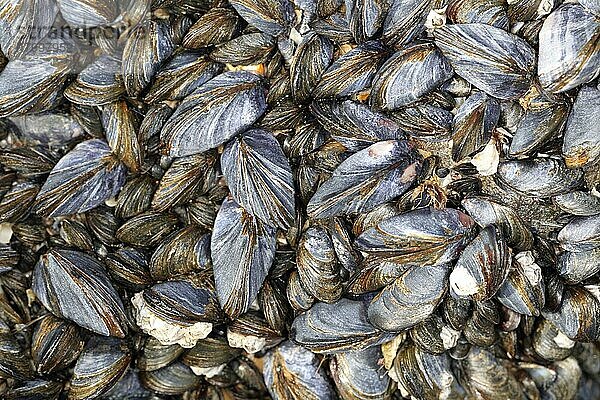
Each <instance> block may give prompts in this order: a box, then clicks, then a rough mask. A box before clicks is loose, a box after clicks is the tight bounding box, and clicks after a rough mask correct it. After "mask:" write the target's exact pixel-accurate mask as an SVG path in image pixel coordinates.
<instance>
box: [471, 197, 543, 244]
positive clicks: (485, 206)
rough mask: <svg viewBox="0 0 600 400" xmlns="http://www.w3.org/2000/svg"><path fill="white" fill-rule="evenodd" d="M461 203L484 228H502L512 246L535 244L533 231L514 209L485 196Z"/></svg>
mask: <svg viewBox="0 0 600 400" xmlns="http://www.w3.org/2000/svg"><path fill="white" fill-rule="evenodd" d="M461 204H462V206H463V207H464V208H465V210H466V211H467V213H468V214H469V215H470V216H471V217H472V218H473V219H474V220H475V222H477V224H478V225H479V226H481V227H482V228H483V227H486V226H488V225H495V226H497V227H499V228H501V230H502V233H503V235H504V237H505V238H506V239H507V241H508V244H509V245H510V246H512V247H514V248H516V249H520V250H528V249H530V248H531V246H533V235H532V234H531V231H530V230H529V228H528V227H527V226H526V225H525V223H524V222H523V221H522V220H521V218H520V217H519V215H518V214H517V213H516V212H515V210H514V209H512V208H510V207H508V206H506V205H504V204H501V203H499V202H497V201H494V200H492V199H487V198H483V197H469V198H467V199H464V200H463V201H462V202H461Z"/></svg>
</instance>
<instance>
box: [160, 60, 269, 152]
mask: <svg viewBox="0 0 600 400" xmlns="http://www.w3.org/2000/svg"><path fill="white" fill-rule="evenodd" d="M260 82H261V81H260V78H259V77H258V76H257V75H254V74H251V73H249V72H245V71H241V72H225V73H223V74H221V75H218V76H217V77H215V78H213V79H211V80H210V81H208V82H207V83H205V84H204V85H202V86H200V87H199V88H198V89H196V91H194V92H193V93H192V94H191V95H189V96H188V97H186V98H185V99H184V100H183V101H182V102H181V104H180V105H179V107H178V108H177V110H175V113H174V114H173V115H172V116H171V118H169V120H168V121H167V122H166V123H165V125H164V126H163V128H162V132H161V138H162V140H163V141H164V142H165V143H166V144H167V147H168V149H169V153H170V155H172V156H174V157H183V156H186V155H190V154H195V153H201V152H204V151H206V150H209V149H211V148H214V147H217V146H218V145H220V144H222V143H224V142H226V141H228V140H229V139H231V138H232V137H233V136H235V135H237V134H238V133H240V132H242V131H244V130H245V129H246V128H248V127H249V126H250V125H252V124H253V123H254V122H255V121H256V120H257V119H258V118H259V117H260V116H261V115H262V113H263V112H264V111H265V109H266V102H265V94H264V91H263V90H262V85H261V83H260ZM232 110H235V113H232V112H231V111H232Z"/></svg>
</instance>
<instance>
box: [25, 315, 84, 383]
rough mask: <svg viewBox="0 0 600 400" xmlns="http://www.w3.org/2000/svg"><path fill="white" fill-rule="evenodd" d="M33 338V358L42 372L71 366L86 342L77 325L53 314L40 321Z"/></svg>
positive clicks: (37, 368)
mask: <svg viewBox="0 0 600 400" xmlns="http://www.w3.org/2000/svg"><path fill="white" fill-rule="evenodd" d="M31 340H32V343H31V358H32V359H33V364H34V365H35V369H36V371H37V372H38V373H40V374H47V373H51V372H53V371H60V370H61V369H64V368H66V367H67V366H69V364H71V363H72V362H73V361H75V359H76V358H77V357H78V356H79V353H80V352H81V350H82V349H83V344H84V342H83V340H82V337H81V335H80V333H79V329H78V328H77V326H76V325H74V324H71V323H69V322H67V321H63V320H61V319H58V318H56V317H54V316H52V315H47V316H45V317H44V318H43V319H42V320H41V321H40V322H39V324H38V326H37V327H36V328H35V330H34V332H33V336H32V339H31Z"/></svg>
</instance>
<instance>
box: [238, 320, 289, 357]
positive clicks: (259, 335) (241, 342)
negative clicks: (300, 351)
mask: <svg viewBox="0 0 600 400" xmlns="http://www.w3.org/2000/svg"><path fill="white" fill-rule="evenodd" d="M282 340H283V338H282V337H281V336H280V335H279V332H277V331H276V330H274V329H273V328H271V326H270V325H269V323H268V322H267V321H266V320H265V319H264V318H263V317H262V316H260V315H259V314H257V313H253V312H249V313H246V314H244V315H242V316H240V317H238V318H237V319H236V320H235V321H233V322H232V323H230V324H229V326H228V327H227V342H228V343H229V345H230V346H231V347H234V348H239V349H244V350H245V351H246V352H247V353H249V354H254V353H258V352H259V351H261V350H263V349H269V348H271V347H273V346H275V345H277V344H278V343H280V342H281V341H282Z"/></svg>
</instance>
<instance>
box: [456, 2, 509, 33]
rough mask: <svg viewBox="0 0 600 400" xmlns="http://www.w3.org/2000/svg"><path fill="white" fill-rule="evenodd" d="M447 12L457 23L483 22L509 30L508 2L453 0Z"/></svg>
mask: <svg viewBox="0 0 600 400" xmlns="http://www.w3.org/2000/svg"><path fill="white" fill-rule="evenodd" d="M446 13H447V15H448V17H449V18H450V20H451V21H452V22H453V23H455V24H473V23H482V24H488V25H492V26H495V27H496V28H500V29H504V30H509V29H508V28H509V25H510V24H509V19H508V13H507V10H506V4H505V3H503V2H502V1H499V0H485V1H477V0H453V1H451V2H450V4H449V5H448V8H447V10H446Z"/></svg>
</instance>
